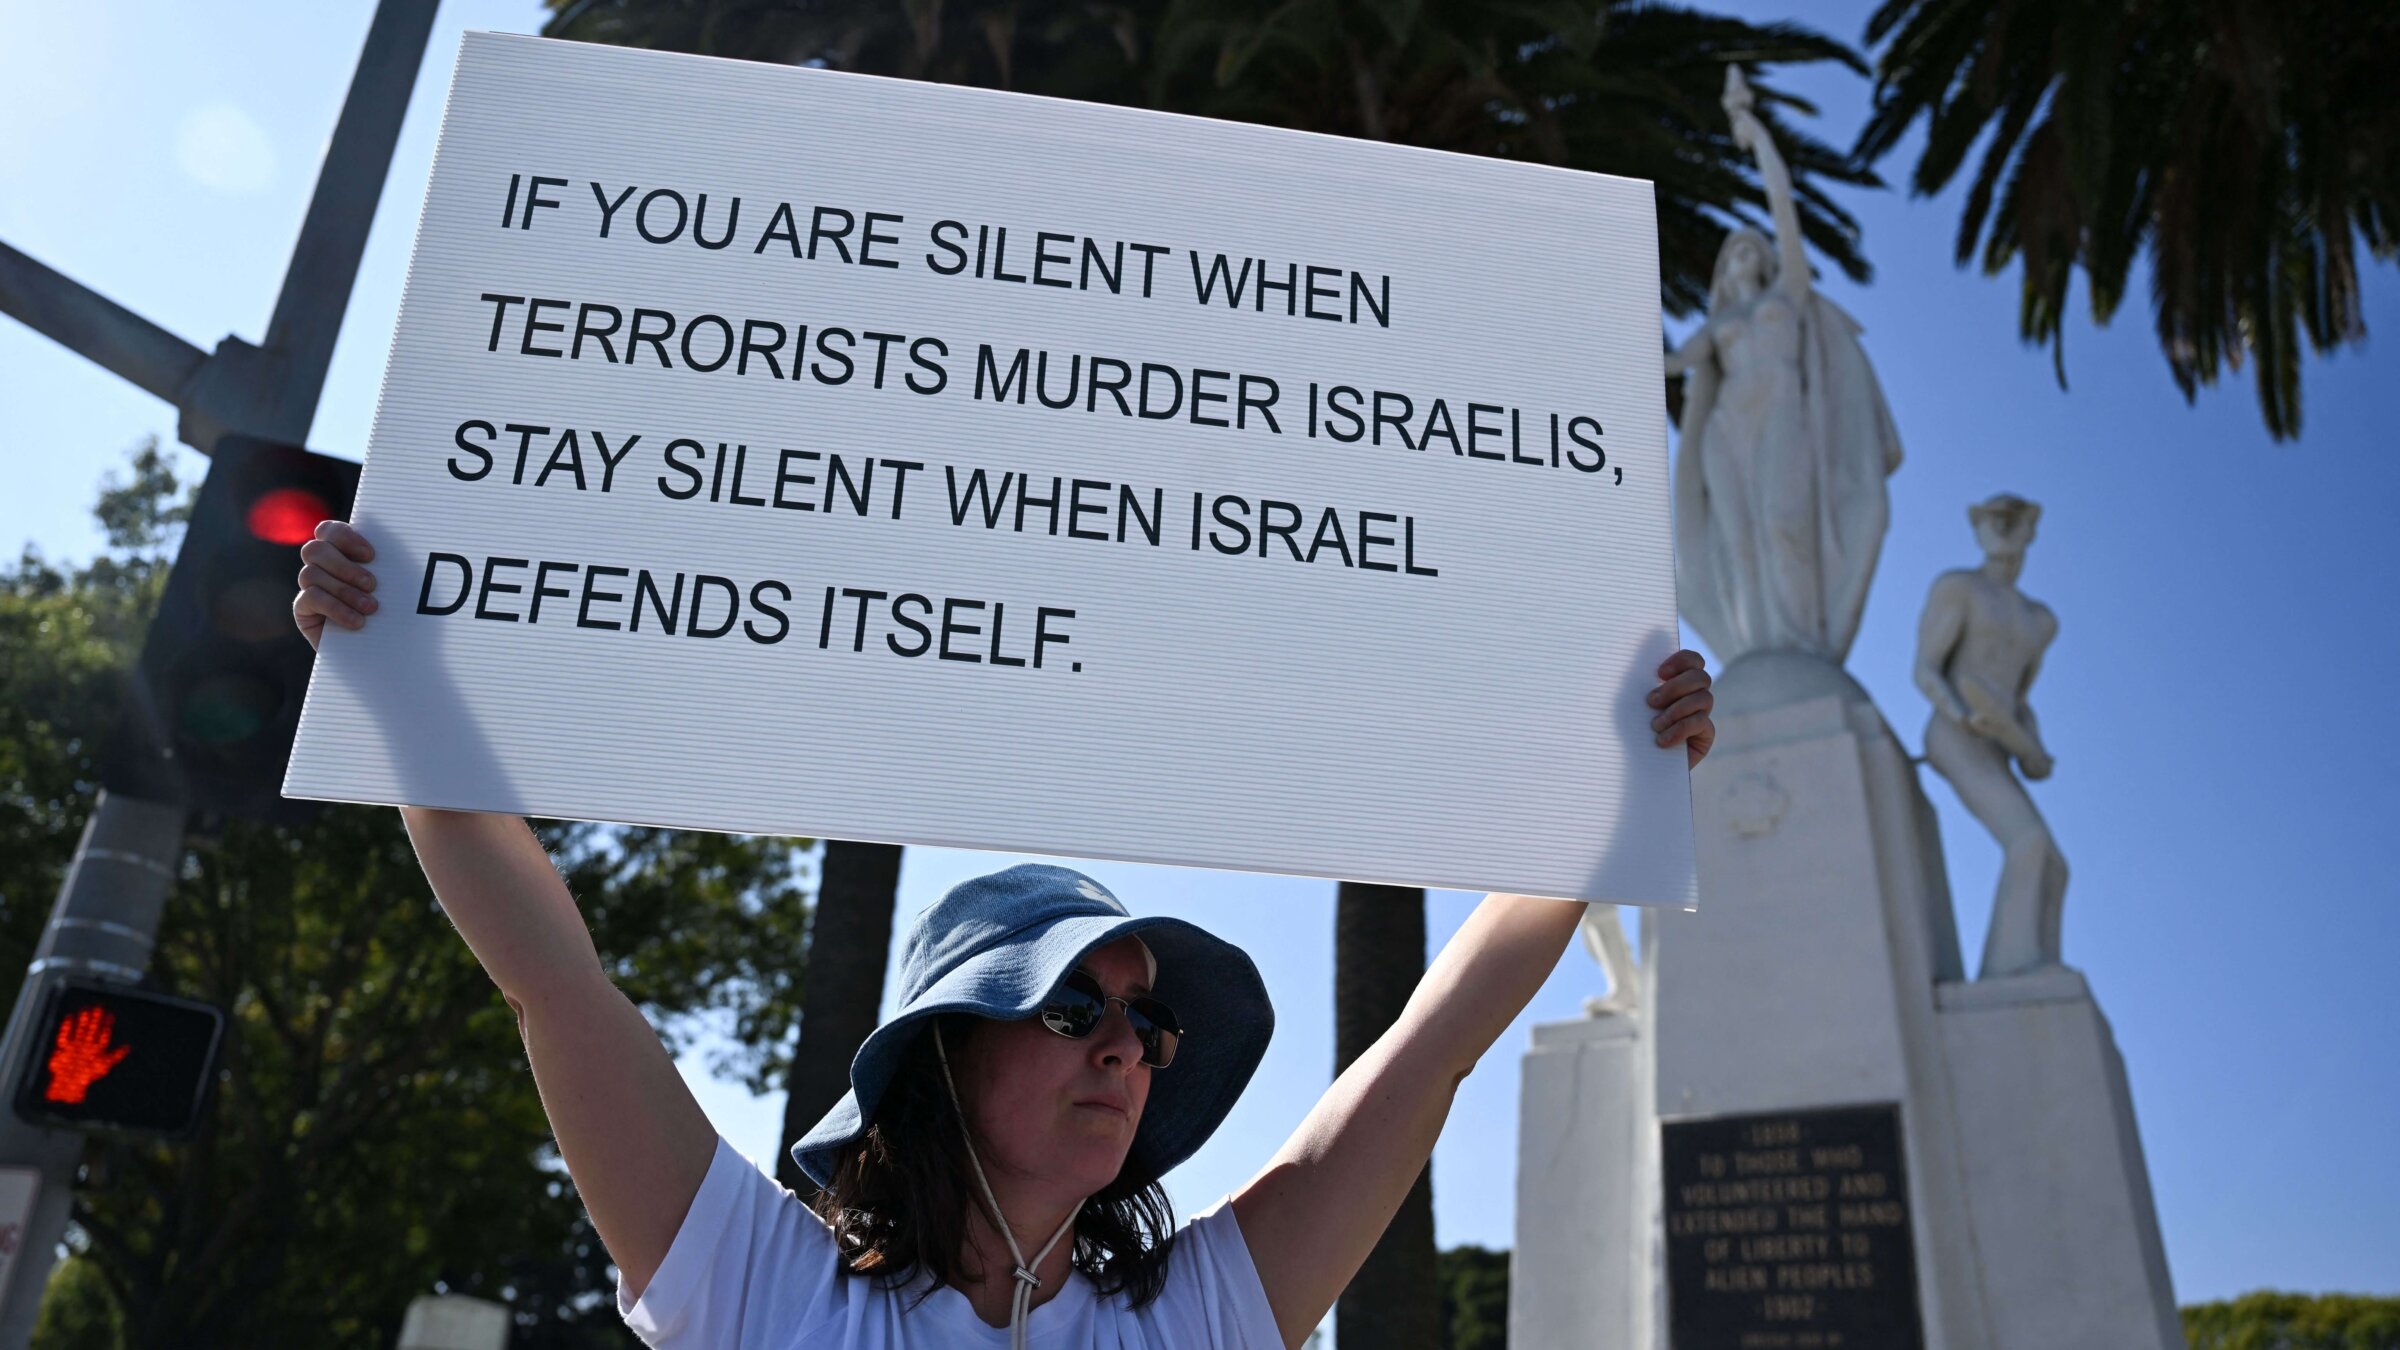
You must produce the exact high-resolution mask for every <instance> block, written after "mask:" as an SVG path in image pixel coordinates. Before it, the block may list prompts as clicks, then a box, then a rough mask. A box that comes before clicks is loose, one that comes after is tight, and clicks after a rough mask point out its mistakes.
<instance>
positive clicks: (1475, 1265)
mask: <svg viewBox="0 0 2400 1350" xmlns="http://www.w3.org/2000/svg"><path fill="white" fill-rule="evenodd" d="M1439 1278H1440V1281H1441V1286H1442V1350H1508V1253H1507V1252H1505V1251H1497V1252H1496V1251H1492V1250H1491V1249H1489V1248H1486V1247H1452V1248H1451V1249H1450V1250H1448V1251H1446V1252H1443V1253H1442V1257H1441V1274H1440V1277H1439Z"/></svg>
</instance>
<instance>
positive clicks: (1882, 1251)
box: [1660, 1105, 1925, 1350]
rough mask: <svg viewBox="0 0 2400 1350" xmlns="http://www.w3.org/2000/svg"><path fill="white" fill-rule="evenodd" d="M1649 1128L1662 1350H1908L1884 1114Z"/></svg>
mask: <svg viewBox="0 0 2400 1350" xmlns="http://www.w3.org/2000/svg"><path fill="white" fill-rule="evenodd" d="M1660 1128H1661V1130H1662V1135H1663V1137H1662V1139H1661V1144H1662V1148H1661V1150H1660V1152H1661V1158H1662V1165H1663V1166H1664V1168H1665V1181H1666V1186H1665V1192H1664V1195H1665V1211H1666V1228H1667V1233H1666V1237H1667V1303H1668V1318H1669V1325H1670V1327H1671V1328H1672V1332H1671V1342H1670V1343H1671V1344H1672V1345H1673V1346H1674V1347H1675V1350H1922V1348H1923V1346H1924V1344H1925V1330H1924V1322H1923V1320H1922V1318H1921V1317H1920V1316H1919V1314H1918V1309H1917V1262H1916V1249H1915V1246H1914V1245H1913V1239H1912V1237H1911V1233H1910V1222H1909V1208H1908V1175H1907V1168H1906V1166H1905V1164H1904V1160H1903V1158H1902V1156H1901V1147H1900V1108H1899V1107H1898V1106H1897V1105H1879V1106H1845V1107H1835V1108H1831V1109H1828V1110H1820V1111H1783V1112H1773V1113H1769V1114H1762V1115H1743V1116H1718V1117H1714V1118H1712V1119H1707V1120H1678V1121H1668V1122H1665V1123H1664V1124H1663V1125H1662V1126H1661V1127H1660Z"/></svg>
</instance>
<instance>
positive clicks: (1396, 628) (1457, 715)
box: [285, 34, 1694, 904]
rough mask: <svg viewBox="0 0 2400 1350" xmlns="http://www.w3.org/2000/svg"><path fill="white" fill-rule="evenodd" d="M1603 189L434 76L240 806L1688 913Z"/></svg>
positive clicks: (1631, 259)
mask: <svg viewBox="0 0 2400 1350" xmlns="http://www.w3.org/2000/svg"><path fill="white" fill-rule="evenodd" d="M1660 368H1661V362H1660V343H1659V304H1658V258H1657V236H1656V228H1655V225H1654V220H1653V214H1652V203H1651V188H1650V185H1649V184H1648V183H1645V182H1639V181H1633V180H1625V179H1614V178H1607V177H1602V176H1598V175H1593V174H1586V173H1573V172H1565V171H1561V170H1556V169H1550V168H1544V167H1538V166H1532V165H1525V164H1513V163H1505V162H1501V161H1497V160H1490V159H1482V158H1474V157H1468V156H1458V155H1445V154H1438V153H1433V152H1428V151H1422V150H1414V149H1408V148H1402V147H1395V146H1389V145H1380V144H1373V143H1367V142H1359V141H1351V140H1342V139H1336V138H1331V137H1322V136H1312V135H1305V134H1301V133H1296V132H1288V131H1279V130H1273V129H1267V128H1260V127H1252V126H1244V125H1238V124H1232V123H1223V122H1214V121H1207V120H1201V119H1194V118H1185V117H1175V116H1168V115H1163V114H1158V113H1149V112H1141V111H1134V110H1127V109H1120V108H1110V107H1101V106H1095V105H1088V104H1080V103H1072V102H1065V101H1058V100H1050V99H1038V98H1029V97H1023V96H1018V95H1010V94H1002V93H995V92H990V91H985V90H975V89H963V88H956V87H948V86H939V85H929V84H919V83H907V82H902V81H896V80H882V79H873V78H866V77H859V76H849V75H839V74H832V73H828V72H824V71H812V70H802V69H792V68H786V67H778V66H770V65H762V64H752V63H745V62H735V61H721V60H709V59H702V58H695V57H684V56H673V55H664V54H659V53H653V52H641V51H632V50H625V49H619V48H610V47H601V46H589V45H582V44H573V43H563V42H547V41H541V40H537V39H531V38H518V37H502V36H494V35H488V34H474V35H470V36H469V37H468V38H467V40H466V43H465V45H464V48H463V49H462V51H461V53H460V57H459V65H458V72H457V77H456V80H455V83H454V84H453V86H452V91H451V95H450V103H449V108H448V110H447V112H446V114H445V115H444V119H443V123H442V134H441V142H440V147H439V150H438V152H437V157H436V160H435V164H434V170H433V179H432V183H431V186H430V187H429V189H428V191H427V194H426V201H425V213H424V219H423V223H422V224H421V225H420V227H419V230H418V234H417V243H416V253H415V257H414V260H413V261H412V263H411V264H410V269H409V274H408V284H407V290H406V293H405V295H404V296H403V299H402V303H401V310H400V321H399V328H398V331H397V333H396V334H395V336H394V339H393V344H392V353H391V361H390V366H389V368H388V370H387V372H386V374H385V379H384V389H383V399H382V403H381V405H380V407H379V408H378V410H377V412H376V417H375V424H374V430H373V433H372V436H371V439H370V441H369V444H368V448H367V459H366V469H365V473H364V476H363V478H362V480H361V482H360V485H359V493H358V506H357V513H356V519H357V522H358V524H359V526H360V528H361V529H362V530H364V531H365V533H366V534H367V536H368V537H369V538H370V539H371V540H373V542H374V543H375V545H376V547H377V549H378V556H377V558H376V561H375V569H376V573H377V576H378V578H379V581H380V586H381V588H380V591H379V592H378V594H379V598H380V599H381V600H382V602H383V606H382V610H381V612H380V613H378V614H376V615H375V616H374V617H373V618H372V619H371V620H370V621H369V622H368V624H367V625H366V627H365V629H364V630H363V631H361V632H358V633H351V632H347V631H338V630H329V631H328V633H327V636H326V638H325V640H324V644H323V652H322V655H321V656H320V657H319V659H318V663H317V672H316V676H315V679H314V681H313V683H312V684H311V686H310V690H309V696H308V704H307V707H306V711H305V713H304V715H303V717H302V721H301V726H300V736H299V742H298V745H297V747H296V749H295V751H294V753H293V757H292V764H291V770H290V775H289V778H288V780H287V782H286V785H285V790H286V791H287V792H288V793H290V794H291V795H293V796H300V797H320V798H336V799H346V800H355V801H369V802H394V803H397V802H406V803H413V804H418V805H431V806H445V807H454V808H461V809H472V810H488V811H510V812H523V813H528V814H534V815H544V816H560V817H574V818H581V819H593V820H613V821H623V822H631V823H640V824H656V825H675V826H688V827H696V828H706V829H716V830H729V831H741V832H757V833H783V834H807V835H819V836H826V837H833V838H852V839H874V840H888V841H897V842H903V843H913V844H940V845H956V846H962V847H970V848H997V849H1016V850H1025V851H1033V852H1044V853H1053V854H1066V855H1074V856H1082V857H1094V858H1117V859H1131V860H1137V861H1145V862H1161V863H1178V864H1190V865H1198V866H1211V867H1228V868H1240V869H1245V870H1256V871H1272V872H1280V873H1289V874H1298V875H1314V876H1327V877H1340V878H1348V879H1354V880H1371V881H1387V882H1396V883H1403V884H1421V885H1433V886H1453V887H1460V888H1468V889H1494V890H1508V891H1520V892H1526V893H1532V894H1545V895H1560V896H1580V897H1585V898H1592V899H1609V900H1617V901H1624V902H1632V903H1668V904H1685V903H1689V902H1690V901H1691V899H1692V897H1693V889H1694V883H1693V868H1692V842H1691V820H1690V814H1689V798H1688V785H1687V775H1686V771H1685V768H1684V762H1683V751H1682V750H1681V749H1680V748H1677V749H1675V750H1673V751H1671V752H1669V751H1662V750H1659V749H1658V748H1656V747H1655V746H1654V745H1653V744H1652V740H1651V732H1650V730H1649V719H1650V717H1651V715H1652V712H1653V710H1652V709H1650V708H1649V707H1648V706H1647V705H1646V704H1645V703H1644V701H1643V700H1644V696H1645V695H1646V694H1647V693H1648V691H1649V690H1650V689H1651V687H1652V686H1653V685H1654V684H1655V682H1656V677H1655V673H1654V672H1655V668H1656V666H1657V664H1658V662H1659V661H1660V660H1661V659H1663V658H1664V657H1665V656H1666V654H1667V653H1668V652H1670V651H1672V650H1673V649H1674V647H1675V646H1676V645H1677V644H1676V627H1675V597H1674V575H1673V562H1672V551H1671V547H1670V543H1669V529H1668V491H1667V472H1666V452H1665V425H1664V417H1665V413H1664V409H1663V407H1662V406H1661V403H1662V400H1661V397H1660V390H1661V388H1662V382H1661V374H1660Z"/></svg>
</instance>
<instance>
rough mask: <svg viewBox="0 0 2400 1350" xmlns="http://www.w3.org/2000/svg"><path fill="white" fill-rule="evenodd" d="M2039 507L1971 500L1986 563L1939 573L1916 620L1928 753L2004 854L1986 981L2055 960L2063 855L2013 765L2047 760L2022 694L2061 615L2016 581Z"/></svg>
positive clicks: (2039, 775) (2033, 772)
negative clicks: (1927, 705) (1928, 710)
mask: <svg viewBox="0 0 2400 1350" xmlns="http://www.w3.org/2000/svg"><path fill="white" fill-rule="evenodd" d="M2041 515H2042V508H2041V507H2040V506H2039V505H2037V504H2035V503H2033V502H2029V501H2027V500H2025V499H2024V498H2022V497H2017V496H2013V495H2011V494H2008V493H2001V494H2000V495H1999V496H1996V497H1993V498H1992V499H1990V500H1989V501H1986V502H1983V503H1981V504H1979V505H1976V506H1974V507H1971V508H1969V509H1968V511H1967V518H1968V519H1969V520H1970V521H1972V522H1973V523H1974V526H1975V541H1976V542H1977V543H1978V544H1981V545H1982V546H1983V566H1982V567H1980V568H1976V569H1973V570H1962V571H1956V572H1945V573H1943V574H1942V575H1941V576H1940V577H1939V578H1937V579H1935V581H1934V583H1933V593H1932V594H1931V595H1930V596H1928V597H1926V600H1925V617H1924V618H1923V620H1922V621H1920V622H1919V624H1918V627H1917V668H1916V678H1917V688H1919V689H1921V690H1923V691H1924V694H1925V697H1926V698H1927V699H1928V700H1929V701H1930V702H1932V704H1933V716H1932V718H1931V720H1929V721H1928V722H1927V723H1926V724H1925V758H1926V761H1927V762H1928V763H1930V764H1932V765H1933V767H1934V768H1935V769H1937V770H1939V771H1940V772H1941V775H1942V777H1944V778H1947V779H1949V780H1950V786H1952V787H1953V788H1956V789H1957V790H1958V796H1959V800H1961V801H1963V802H1965V803H1966V807H1967V809H1968V810H1969V811H1971V812H1973V813H1974V815H1975V818H1976V819H1977V820H1980V821H1982V822H1983V824H1984V827H1985V828H1986V829H1989V830H1990V831H1991V832H1992V836H1993V838H1995V839H1997V840H1998V841H1999V843H2000V849H2001V853H2002V856H2003V859H2004V861H2003V862H2002V864H2001V868H2000V886H1999V892H1998V894H1997V895H1996V896H1995V897H1994V899H1993V901H1992V925H1991V929H1990V932H1989V934H1988V936H1986V938H1985V939H1984V944H1983V967H1982V970H1981V978H1984V979H1991V978H1994V977H1996V976H2006V975H2021V974H2024V973H2026V972H2027V971H2031V970H2036V969H2039V968H2041V967H2044V966H2054V965H2057V964H2058V963H2059V959H2060V958H2059V945H2058V922H2059V910H2060V906H2061V905H2062V904H2063V902H2064V900H2065V897H2066V890H2067V860H2066V859H2065V858H2064V857H2062V856H2061V855H2060V854H2059V851H2058V844H2057V841H2055V840H2054V839H2052V838H2051V836H2050V827H2049V826H2047V825H2045V824H2043V823H2042V813H2041V812H2039V811H2037V810H2035V809H2034V805H2033V798H2032V796H2031V795H2029V794H2028V793H2027V792H2026V791H2025V785H2024V784H2023V783H2020V782H2018V781H2017V778H2016V775H2015V774H2013V773H2011V772H2009V767H2008V766H2009V761H2010V760H2011V759H2014V760H2015V761H2016V762H2017V766H2018V768H2020V769H2022V770H2023V771H2024V774H2025V777H2026V778H2027V779H2028V780H2032V781H2039V780H2041V779H2044V778H2047V777H2049V776H2050V769H2051V766H2052V760H2051V757H2050V751H2049V749H2048V748H2047V747H2045V746H2044V745H2043V744H2042V731H2041V725H2040V724H2039V723H2038V722H2036V721H2035V720H2034V716H2033V707H2032V705H2031V704H2029V703H2027V702H2026V694H2027V691H2029V690H2030V689H2032V687H2033V677H2034V674H2035V672H2037V671H2039V670H2040V669H2041V667H2042V653H2043V651H2044V649H2046V648H2047V647H2049V645H2050V640H2051V639H2052V638H2054V637H2056V636H2057V635H2058V620H2057V618H2056V617H2055V616H2053V615H2052V614H2051V613H2050V611H2049V609H2048V608H2047V607H2045V606H2044V605H2043V604H2042V603H2041V602H2040V601H2038V600H2032V599H2029V598H2027V597H2026V596H2025V594H2024V593H2023V592H2021V591H2019V590H2018V589H2017V576H2018V574H2019V573H2020V572H2022V571H2023V570H2024V567H2025V548H2026V545H2028V544H2030V543H2032V542H2033V530H2034V525H2035V523H2036V522H2037V521H2039V520H2040V519H2041Z"/></svg>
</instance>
